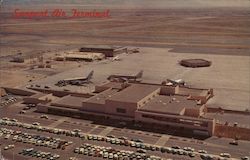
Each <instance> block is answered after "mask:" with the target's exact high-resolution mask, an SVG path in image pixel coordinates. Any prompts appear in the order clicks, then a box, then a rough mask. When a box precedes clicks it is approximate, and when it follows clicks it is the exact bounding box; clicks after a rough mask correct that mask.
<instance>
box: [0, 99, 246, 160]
mask: <svg viewBox="0 0 250 160" xmlns="http://www.w3.org/2000/svg"><path fill="white" fill-rule="evenodd" d="M25 107H27V105H24V104H19V103H16V104H14V105H11V106H8V107H2V108H1V109H0V110H1V111H0V117H1V130H4V132H3V131H1V134H0V135H1V136H0V144H1V150H2V154H3V155H4V156H5V157H6V158H9V159H12V158H13V156H14V158H15V159H38V158H37V157H39V158H41V156H45V154H47V152H50V156H51V157H53V156H52V155H54V156H55V155H59V159H70V158H74V157H75V158H78V159H103V158H109V159H117V158H118V159H127V158H128V159H129V158H138V159H150V158H151V159H157V157H158V158H159V159H177V160H178V159H179V160H183V159H202V158H201V157H202V156H208V155H209V156H213V157H214V158H215V157H217V158H218V157H219V155H220V154H221V153H224V152H225V153H230V154H231V156H232V157H233V158H238V159H239V158H241V157H244V156H249V155H250V153H249V151H248V148H249V147H250V143H249V142H246V141H240V144H239V145H238V146H232V145H230V144H229V143H228V142H230V141H231V140H229V139H219V140H218V141H217V140H216V138H213V137H212V138H210V139H207V140H205V141H201V140H195V139H190V138H182V137H176V136H170V135H163V134H159V133H153V132H144V131H139V130H133V129H129V128H122V127H118V128H117V127H113V126H112V127H111V126H105V125H101V124H96V123H92V121H90V120H80V119H75V118H69V117H61V116H56V115H43V114H40V113H36V112H35V108H30V109H28V110H26V112H25V113H24V114H20V111H21V110H23V109H24V108H25ZM5 117H6V118H5ZM8 130H9V131H8ZM6 136H7V138H6ZM20 139H22V140H20ZM217 142H219V143H217ZM59 144H60V145H59ZM84 144H85V146H86V144H89V145H90V146H88V147H85V148H84V149H82V150H81V152H80V153H78V152H75V150H76V149H77V148H81V146H83V145H84ZM221 144H223V145H221ZM8 145H14V147H13V148H11V147H10V148H9V149H6V150H5V149H4V148H5V147H7V146H8ZM103 147H104V148H105V150H103ZM110 147H111V149H110ZM100 148H102V149H100ZM107 148H108V149H107ZM27 149H28V150H29V149H30V150H32V151H30V153H27V151H26V150H27ZM203 150H206V151H203ZM77 151H78V150H77ZM21 152H22V154H19V153H21ZM140 152H141V153H140ZM24 153H25V155H24ZM32 156H33V157H32ZM150 156H151V157H150ZM62 157H63V158H62ZM205 158H207V157H205ZM51 159H52V158H51ZM203 159H204V157H203ZM221 159H222V157H221Z"/></svg>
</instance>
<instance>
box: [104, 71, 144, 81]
mask: <svg viewBox="0 0 250 160" xmlns="http://www.w3.org/2000/svg"><path fill="white" fill-rule="evenodd" d="M142 75H143V70H141V71H140V72H138V73H137V74H136V75H132V76H130V75H117V74H113V75H110V76H109V77H108V80H113V79H119V80H122V81H130V80H132V81H137V80H138V79H139V78H141V77H142Z"/></svg>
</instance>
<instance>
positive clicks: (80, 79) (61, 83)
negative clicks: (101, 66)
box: [55, 71, 94, 87]
mask: <svg viewBox="0 0 250 160" xmlns="http://www.w3.org/2000/svg"><path fill="white" fill-rule="evenodd" d="M93 74H94V71H91V72H90V73H89V74H88V76H87V77H75V78H68V79H63V80H60V81H58V82H57V83H56V84H55V85H57V86H59V87H62V86H66V85H68V84H70V85H78V86H80V85H83V84H85V83H90V82H91V81H90V79H92V77H93Z"/></svg>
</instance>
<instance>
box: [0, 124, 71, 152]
mask: <svg viewBox="0 0 250 160" xmlns="http://www.w3.org/2000/svg"><path fill="white" fill-rule="evenodd" d="M0 133H2V134H3V135H5V139H8V138H9V137H10V136H11V135H12V136H13V138H12V140H13V141H15V142H22V143H28V144H32V145H36V146H43V147H48V148H52V149H60V148H62V149H64V148H65V147H66V146H67V145H69V144H72V142H68V141H66V140H63V139H60V138H53V137H45V136H41V135H37V134H29V133H24V132H22V131H14V130H12V129H7V128H1V129H0ZM2 134H1V135H2Z"/></svg>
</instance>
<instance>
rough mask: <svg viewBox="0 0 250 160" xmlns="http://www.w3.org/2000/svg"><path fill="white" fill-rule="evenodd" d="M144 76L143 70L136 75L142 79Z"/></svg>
mask: <svg viewBox="0 0 250 160" xmlns="http://www.w3.org/2000/svg"><path fill="white" fill-rule="evenodd" d="M142 75H143V70H141V71H140V72H139V73H137V74H136V78H141V77H142Z"/></svg>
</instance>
